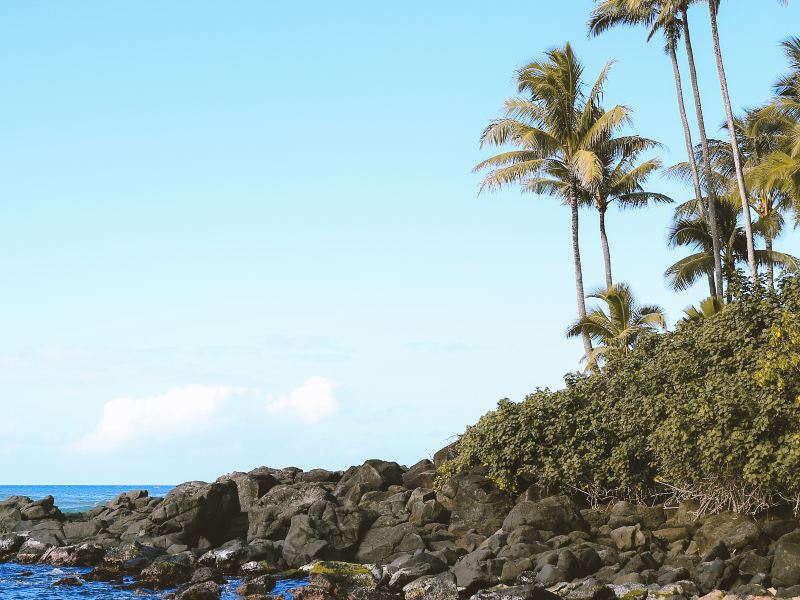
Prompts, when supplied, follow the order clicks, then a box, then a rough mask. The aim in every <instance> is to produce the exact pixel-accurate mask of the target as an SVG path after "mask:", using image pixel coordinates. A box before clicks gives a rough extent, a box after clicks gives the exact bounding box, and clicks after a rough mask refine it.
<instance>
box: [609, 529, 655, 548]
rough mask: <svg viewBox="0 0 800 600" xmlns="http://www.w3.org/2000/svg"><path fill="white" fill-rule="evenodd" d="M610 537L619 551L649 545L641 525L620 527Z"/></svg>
mask: <svg viewBox="0 0 800 600" xmlns="http://www.w3.org/2000/svg"><path fill="white" fill-rule="evenodd" d="M610 535H611V539H612V540H614V543H615V544H616V546H617V549H618V550H634V549H636V548H641V547H643V546H646V545H647V536H646V535H645V534H644V532H643V531H642V529H641V527H640V526H639V525H630V526H625V527H618V528H617V529H614V530H613V531H612V532H611V534H610Z"/></svg>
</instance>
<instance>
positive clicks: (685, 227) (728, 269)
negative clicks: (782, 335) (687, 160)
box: [664, 194, 798, 291]
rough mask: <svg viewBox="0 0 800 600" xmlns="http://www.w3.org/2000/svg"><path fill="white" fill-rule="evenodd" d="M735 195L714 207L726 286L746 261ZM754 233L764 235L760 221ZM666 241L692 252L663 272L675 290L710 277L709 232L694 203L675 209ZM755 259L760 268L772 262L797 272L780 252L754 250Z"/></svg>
mask: <svg viewBox="0 0 800 600" xmlns="http://www.w3.org/2000/svg"><path fill="white" fill-rule="evenodd" d="M736 196H737V195H736V194H732V195H728V196H724V197H720V199H719V200H720V201H719V202H718V203H717V207H716V210H717V224H718V229H717V231H718V234H719V238H720V252H721V254H722V263H723V275H724V276H725V280H726V281H727V282H728V283H730V280H731V278H732V277H733V275H734V272H735V270H736V268H737V266H738V265H739V264H741V263H744V262H746V261H747V239H746V237H745V233H744V229H743V228H742V227H741V226H740V225H739V216H740V214H741V209H740V208H739V205H738V204H737V202H736ZM754 233H755V234H756V235H757V236H763V225H762V224H761V223H760V222H756V223H755V225H754ZM667 240H668V243H669V245H670V247H672V248H675V247H678V246H683V247H689V248H692V249H693V250H695V252H694V253H692V254H690V255H689V256H686V257H684V258H682V259H680V260H679V261H678V262H676V263H675V264H673V265H672V266H670V267H669V268H667V270H666V271H665V273H664V277H666V279H667V281H668V282H669V284H670V287H672V288H673V289H674V290H676V291H680V290H685V289H688V288H689V287H691V286H692V285H693V284H694V283H696V282H697V281H699V280H700V279H703V278H707V277H708V276H709V275H710V274H713V272H714V260H713V257H712V254H711V233H710V231H709V227H708V224H707V222H706V220H705V219H703V218H701V217H700V214H699V210H698V203H697V201H696V200H690V201H688V202H685V203H683V204H681V205H679V206H678V207H677V208H676V210H675V218H674V220H673V222H672V224H671V225H670V228H669V230H668V235H667ZM755 257H756V262H757V263H758V264H759V265H760V266H764V265H768V264H769V263H770V261H771V262H772V263H773V264H775V265H778V266H780V267H782V268H783V269H784V270H787V271H796V270H797V268H798V261H797V259H796V258H795V257H793V256H791V255H789V254H784V253H782V252H775V251H771V252H769V251H767V250H756V251H755Z"/></svg>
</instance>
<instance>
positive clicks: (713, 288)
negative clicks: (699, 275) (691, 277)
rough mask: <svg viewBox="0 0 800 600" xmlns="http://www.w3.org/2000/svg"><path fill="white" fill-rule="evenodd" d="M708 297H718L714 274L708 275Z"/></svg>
mask: <svg viewBox="0 0 800 600" xmlns="http://www.w3.org/2000/svg"><path fill="white" fill-rule="evenodd" d="M708 295H709V296H716V295H717V286H716V285H715V284H714V274H713V273H709V274H708Z"/></svg>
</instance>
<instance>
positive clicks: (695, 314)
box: [682, 296, 725, 321]
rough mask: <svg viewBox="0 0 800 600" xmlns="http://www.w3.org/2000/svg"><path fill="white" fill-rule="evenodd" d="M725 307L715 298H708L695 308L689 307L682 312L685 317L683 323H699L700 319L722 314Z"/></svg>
mask: <svg viewBox="0 0 800 600" xmlns="http://www.w3.org/2000/svg"><path fill="white" fill-rule="evenodd" d="M723 308H725V305H724V304H723V303H722V301H721V300H720V299H719V298H717V297H716V296H709V297H708V298H706V299H704V300H702V301H701V302H700V304H699V305H698V306H697V307H694V306H690V307H689V308H687V309H685V310H684V311H683V314H685V315H686V316H685V317H684V318H683V319H682V320H683V321H700V320H702V319H709V318H711V317H713V316H714V315H716V314H718V313H720V312H722V309H723Z"/></svg>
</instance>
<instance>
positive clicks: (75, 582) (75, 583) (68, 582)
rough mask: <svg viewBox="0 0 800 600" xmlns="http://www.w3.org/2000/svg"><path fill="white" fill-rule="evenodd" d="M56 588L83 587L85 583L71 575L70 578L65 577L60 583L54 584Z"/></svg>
mask: <svg viewBox="0 0 800 600" xmlns="http://www.w3.org/2000/svg"><path fill="white" fill-rule="evenodd" d="M53 585H54V586H67V587H81V586H82V585H83V581H82V580H81V579H80V578H79V577H77V576H75V575H70V576H69V577H64V578H62V579H59V580H58V581H55V582H53Z"/></svg>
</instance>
